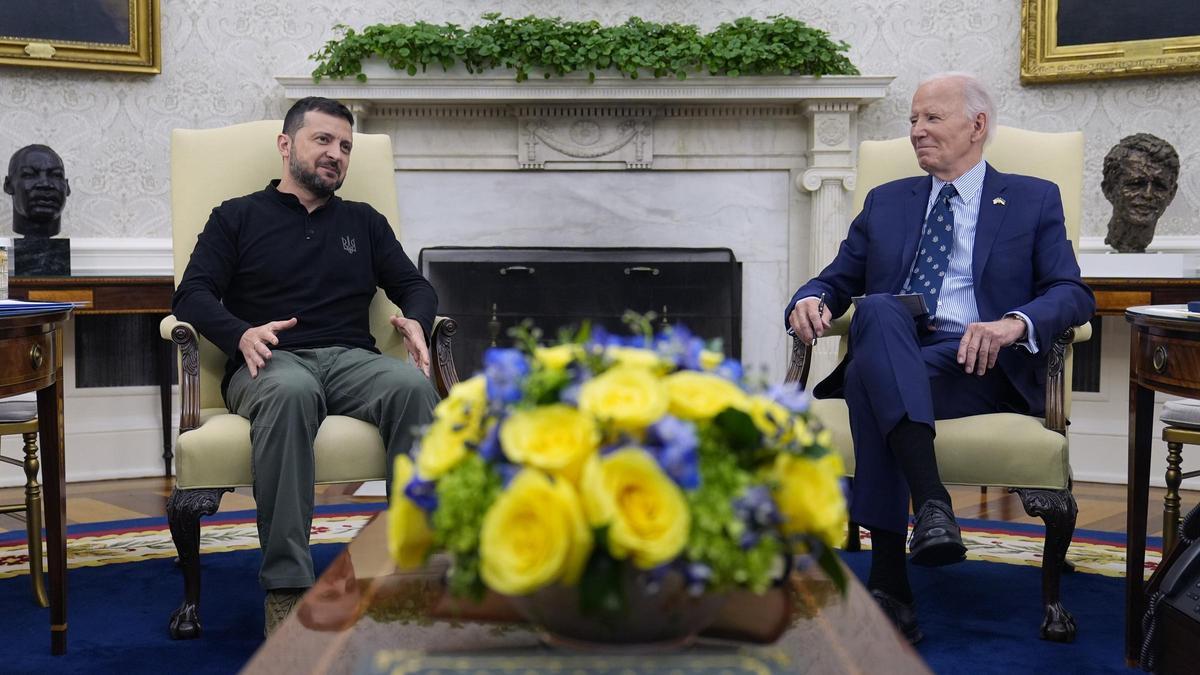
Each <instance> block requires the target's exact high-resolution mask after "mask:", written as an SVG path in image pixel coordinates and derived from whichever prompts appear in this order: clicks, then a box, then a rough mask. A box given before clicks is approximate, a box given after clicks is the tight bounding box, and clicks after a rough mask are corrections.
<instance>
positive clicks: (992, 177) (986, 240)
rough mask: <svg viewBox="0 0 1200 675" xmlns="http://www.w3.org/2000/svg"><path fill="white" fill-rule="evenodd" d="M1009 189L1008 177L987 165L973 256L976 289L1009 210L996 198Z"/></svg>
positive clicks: (972, 272)
mask: <svg viewBox="0 0 1200 675" xmlns="http://www.w3.org/2000/svg"><path fill="white" fill-rule="evenodd" d="M1007 188H1008V180H1007V178H1006V176H1005V175H1004V174H1002V173H1000V172H999V171H996V170H995V169H993V168H992V165H991V164H988V165H987V173H985V174H984V177H983V190H982V191H981V192H980V194H979V220H978V221H977V222H976V223H975V248H974V250H973V251H972V254H971V279H972V281H974V282H975V288H979V280H980V279H981V278H982V277H983V268H984V267H985V266H986V265H987V260H988V255H990V254H991V252H992V243H993V242H995V241H996V235H998V234H1000V226H1001V225H1003V224H1004V216H1005V214H1006V213H1007V209H1006V208H1005V207H1004V204H1003V199H1001V201H1000V202H996V201H995V200H996V198H997V197H1000V196H1001V195H1003V194H1004V191H1005V190H1006V189H1007Z"/></svg>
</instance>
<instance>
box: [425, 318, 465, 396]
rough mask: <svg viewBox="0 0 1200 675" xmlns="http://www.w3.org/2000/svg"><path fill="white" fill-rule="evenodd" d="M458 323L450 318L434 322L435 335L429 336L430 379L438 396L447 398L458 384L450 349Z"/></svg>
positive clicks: (436, 319) (438, 319)
mask: <svg viewBox="0 0 1200 675" xmlns="http://www.w3.org/2000/svg"><path fill="white" fill-rule="evenodd" d="M457 332H458V322H457V321H455V320H454V319H451V318H450V317H448V316H439V317H436V318H435V319H434V320H433V334H432V335H430V336H429V364H430V370H431V372H430V377H431V378H433V386H434V387H435V388H437V391H438V394H440V395H441V396H442V397H443V398H445V396H446V394H448V393H449V392H450V388H451V387H453V386H454V385H455V384H458V371H457V369H455V367H454V352H453V351H452V350H451V349H450V347H451V343H452V341H453V340H454V334H455V333H457Z"/></svg>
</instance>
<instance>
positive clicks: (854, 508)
mask: <svg viewBox="0 0 1200 675" xmlns="http://www.w3.org/2000/svg"><path fill="white" fill-rule="evenodd" d="M961 339H962V335H961V334H958V333H947V332H932V331H928V330H925V329H924V328H922V327H919V326H918V324H917V322H916V321H914V320H913V318H912V316H911V315H910V314H909V313H908V311H907V310H906V309H904V307H903V306H901V305H900V303H899V302H897V301H896V300H895V299H894V298H893V297H892V296H891V295H887V294H880V295H871V296H867V297H866V298H863V299H862V300H861V301H859V303H858V305H857V307H856V308H855V312H854V318H853V320H852V321H851V322H850V347H849V349H850V354H851V358H850V361H849V363H848V364H847V366H846V374H845V398H846V404H847V406H848V407H849V409H850V433H851V435H852V436H853V438H854V460H855V469H854V489H853V494H852V495H851V503H850V517H851V519H853V520H854V521H855V522H857V523H859V524H861V525H863V526H865V527H867V528H868V529H875V528H882V529H885V530H889V531H892V532H905V531H906V529H907V523H908V499H909V493H908V484H907V483H906V482H905V480H904V476H903V474H902V473H901V471H900V465H899V463H898V462H897V461H896V457H895V455H894V454H893V450H892V449H891V448H889V447H888V445H887V436H888V434H889V433H890V432H891V431H892V429H893V428H895V426H896V424H897V423H898V422H900V421H901V420H902V419H904V417H905V416H907V417H908V418H909V419H910V420H912V421H914V422H919V423H922V424H928V425H930V426H933V424H934V420H939V419H952V418H955V417H965V416H968V415H979V414H983V413H992V412H1001V411H1007V410H1013V409H1014V408H1015V407H1016V406H1014V397H1016V396H1017V395H1016V392H1015V390H1014V389H1013V388H1012V386H1011V385H1010V384H1009V382H1008V378H1007V377H1005V376H1004V374H1003V373H1002V372H1001V371H1000V369H999V368H998V367H997V368H992V369H990V370H988V371H987V373H986V374H984V375H982V376H980V375H973V374H967V373H965V372H963V367H962V366H961V365H959V364H958V362H957V355H958V347H959V341H960V340H961ZM899 450H900V451H901V452H902V451H903V449H902V448H901V449H899Z"/></svg>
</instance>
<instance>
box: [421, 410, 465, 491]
mask: <svg viewBox="0 0 1200 675" xmlns="http://www.w3.org/2000/svg"><path fill="white" fill-rule="evenodd" d="M466 457H467V435H466V432H465V431H461V430H456V429H455V428H454V426H452V425H451V424H450V422H447V421H446V420H443V419H434V420H433V424H431V425H429V429H428V430H426V432H425V436H423V437H422V438H421V447H420V449H419V450H418V451H417V473H419V474H420V475H421V478H424V479H425V480H433V479H434V478H439V477H441V475H442V474H444V473H446V472H447V471H449V470H450V469H453V468H454V467H456V466H458V463H459V462H461V461H463V460H464V459H466Z"/></svg>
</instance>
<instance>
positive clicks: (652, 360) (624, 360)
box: [604, 345, 665, 370]
mask: <svg viewBox="0 0 1200 675" xmlns="http://www.w3.org/2000/svg"><path fill="white" fill-rule="evenodd" d="M604 353H605V355H606V356H608V358H610V359H612V360H613V361H614V362H616V364H617V365H618V366H632V367H635V368H646V369H648V370H660V369H662V367H663V366H664V365H665V364H664V362H663V360H662V357H661V356H659V355H658V352H655V351H652V350H649V349H639V348H637V347H618V346H615V345H614V346H612V347H609V348H607V349H605V350H604Z"/></svg>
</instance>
